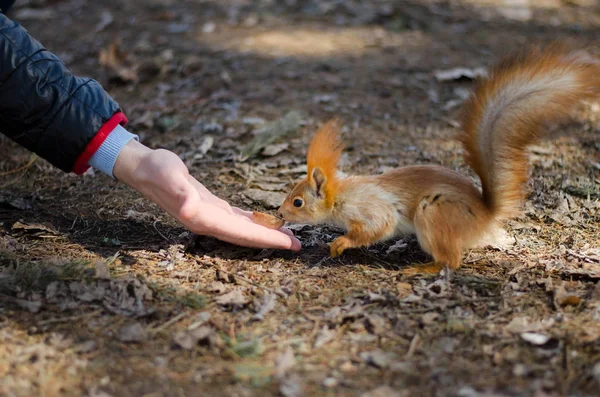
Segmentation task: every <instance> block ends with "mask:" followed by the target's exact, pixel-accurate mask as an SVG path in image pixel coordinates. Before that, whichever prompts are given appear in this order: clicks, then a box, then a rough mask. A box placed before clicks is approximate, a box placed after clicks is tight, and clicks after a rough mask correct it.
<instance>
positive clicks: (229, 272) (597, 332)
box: [0, 0, 600, 397]
mask: <svg viewBox="0 0 600 397" xmlns="http://www.w3.org/2000/svg"><path fill="white" fill-rule="evenodd" d="M18 3H20V5H19V8H17V9H15V10H14V12H13V15H12V16H13V17H14V18H17V19H19V21H20V22H21V23H22V24H23V25H24V26H25V27H26V28H27V29H28V30H29V31H30V32H31V34H32V35H34V37H36V38H37V39H38V40H40V41H41V42H42V43H43V44H44V45H45V46H46V47H47V48H48V49H50V50H52V51H53V52H55V53H56V54H58V55H59V56H60V57H61V58H62V59H63V60H64V61H65V62H66V63H68V65H69V66H70V67H71V68H72V70H73V71H74V73H76V74H80V75H86V76H92V77H94V78H96V79H97V80H99V81H100V82H101V83H102V84H103V85H104V86H105V87H106V89H107V90H108V91H109V92H110V94H111V95H112V96H114V98H115V99H117V100H118V101H119V103H120V104H121V106H122V107H123V109H124V111H125V112H126V114H127V116H128V118H129V120H130V121H129V124H128V128H129V129H130V130H131V131H133V132H136V133H138V134H139V135H140V137H141V139H142V140H143V141H144V142H145V143H146V144H147V145H149V146H151V147H164V148H168V149H170V150H173V151H175V152H176V153H177V154H179V155H180V156H181V157H182V158H183V159H184V160H185V162H186V164H187V165H188V166H189V168H190V171H191V173H192V174H193V175H194V176H195V177H197V178H198V179H199V180H200V181H201V182H203V183H204V184H205V185H206V186H207V187H208V188H210V189H211V190H212V191H213V192H214V193H215V194H217V195H219V196H221V197H223V198H224V199H226V200H228V201H230V202H231V203H233V204H235V205H238V206H240V207H243V208H246V209H258V210H262V211H269V210H273V206H274V205H277V204H278V202H280V200H281V199H282V196H283V195H284V194H285V193H286V192H287V191H288V189H289V188H290V186H291V185H290V184H291V183H292V182H293V181H295V180H298V179H299V178H301V177H302V172H303V171H304V170H305V169H304V168H303V167H302V166H303V161H304V154H305V150H306V147H307V144H308V140H309V138H310V135H311V134H312V132H314V130H315V128H316V127H317V126H318V125H319V124H320V123H322V122H324V121H326V120H327V119H329V118H331V117H334V116H338V117H340V118H341V119H342V121H343V122H344V123H345V128H344V134H345V135H346V137H347V138H346V139H347V142H348V144H347V150H346V155H345V157H344V158H343V164H344V170H345V171H346V172H352V173H376V172H382V171H384V170H386V169H388V168H390V167H395V166H403V165H408V164H442V165H445V166H447V167H450V168H452V169H456V170H459V171H461V172H464V173H466V174H468V175H471V176H472V173H471V172H470V171H469V170H468V169H467V167H466V166H465V164H464V161H463V157H462V152H461V150H460V148H459V147H458V145H457V144H456V143H455V142H454V140H453V137H454V136H455V134H456V133H457V132H458V128H459V125H458V123H457V120H458V111H459V108H460V102H461V101H462V100H463V99H464V93H465V92H466V90H467V89H468V88H469V87H470V86H471V84H472V81H471V80H470V79H469V77H468V76H465V77H464V78H456V79H452V78H450V79H447V80H445V79H440V75H438V74H436V72H438V71H445V70H451V69H455V68H467V69H468V71H476V70H478V69H477V68H481V67H483V68H485V67H487V66H489V65H490V64H491V63H493V62H494V61H496V60H498V59H499V58H500V57H501V56H502V55H504V54H506V53H507V52H509V51H511V50H513V49H516V48H520V47H523V46H524V45H527V44H529V43H538V44H546V43H548V42H550V41H552V40H556V39H562V40H567V41H569V42H571V43H572V44H577V45H587V44H593V43H594V42H597V40H598V39H599V38H600V8H599V6H598V5H597V2H595V1H583V0H579V1H560V0H545V1H535V2H533V1H531V2H529V3H531V4H534V3H535V5H531V6H528V5H527V4H528V2H527V1H511V2H508V1H506V2H503V1H500V0H487V1H475V0H464V1H460V0H450V1H448V0H446V1H439V0H424V1H345V2H344V1H301V0H290V1H285V2H274V1H266V0H265V1H255V2H250V1H242V0H239V1H209V0H186V1H173V0H151V1H150V0H148V1H143V2H135V1H132V0H125V1H112V0H111V1H104V2H92V1H87V0H73V1H62V0H41V1H40V0H35V1H34V0H32V1H21V2H18ZM504 3H506V4H504ZM510 4H512V6H511V5H510ZM111 44H112V47H111ZM101 53H102V56H101V55H100V54H101ZM436 76H437V77H436ZM290 112H292V113H290ZM286 115H287V116H286ZM282 121H283V122H282ZM599 121H600V107H599V106H598V104H594V103H587V104H584V105H583V106H582V108H581V109H578V111H577V112H576V114H574V117H573V120H572V121H571V122H569V123H567V124H565V125H563V126H560V128H558V129H556V132H559V133H560V134H557V135H559V136H557V137H556V139H552V140H548V141H544V142H542V143H540V144H539V145H537V146H536V147H534V148H533V149H532V151H531V156H530V159H531V179H530V182H529V184H528V187H527V188H528V191H529V195H528V198H527V204H526V206H525V208H524V213H523V215H522V216H521V217H520V218H517V219H514V220H511V221H509V222H507V223H506V224H505V225H504V228H505V229H506V231H507V234H508V236H509V237H510V238H512V240H513V242H514V243H513V244H512V245H501V246H500V245H495V246H488V247H485V248H481V249H475V250H471V251H469V252H467V253H466V254H465V259H464V266H463V267H462V268H460V269H459V270H458V271H456V272H454V273H452V274H447V273H444V274H442V275H437V276H427V277H425V276H414V277H407V276H403V275H401V274H400V269H402V268H403V267H405V266H407V265H409V264H411V263H415V262H423V261H426V260H428V258H427V255H426V254H424V253H423V252H421V251H420V249H419V246H418V244H417V243H416V241H415V239H414V238H413V237H406V238H399V239H397V240H395V241H391V242H389V243H385V244H377V245H375V246H373V247H370V248H365V249H360V250H351V251H348V252H347V253H345V254H344V255H343V256H342V257H340V258H336V259H330V258H329V257H328V248H327V243H329V242H331V241H332V240H333V239H334V238H335V237H336V236H337V235H339V233H340V231H339V230H337V229H334V228H329V227H307V226H298V227H295V228H294V231H295V233H296V234H297V235H298V236H299V238H300V239H301V240H302V242H303V244H304V246H303V250H302V251H301V252H300V253H298V254H294V253H289V252H283V251H273V250H253V249H245V248H239V247H235V246H232V245H228V244H224V243H221V242H219V241H217V240H214V239H211V238H206V237H198V236H194V235H191V234H189V233H187V232H186V231H185V230H184V229H183V228H182V227H181V226H179V225H178V224H177V223H176V222H174V221H173V220H172V219H170V218H169V217H167V216H165V214H164V213H162V212H161V211H160V210H159V209H158V208H157V207H156V206H154V205H152V204H151V203H149V202H148V201H147V200H145V199H143V198H141V197H140V196H139V195H138V194H137V193H135V192H134V191H132V190H131V189H129V188H127V187H126V186H123V185H120V184H118V183H117V182H115V181H113V180H110V179H109V178H107V177H105V176H103V175H99V174H94V173H93V172H88V173H87V174H85V175H84V176H79V177H78V176H74V175H67V174H63V173H62V172H60V171H58V170H56V169H54V168H52V167H51V166H50V165H49V164H47V163H46V162H45V161H44V160H42V159H39V158H35V157H31V155H30V154H29V153H28V152H26V151H25V150H23V149H21V148H20V147H18V146H16V145H15V144H14V143H12V142H10V141H8V140H7V139H2V140H1V144H0V151H1V155H0V159H1V161H0V172H2V174H1V178H0V185H1V186H2V194H1V196H0V202H1V203H0V222H1V223H0V266H1V267H0V288H1V291H0V377H1V379H2V381H1V382H0V394H2V395H7V396H33V395H41V396H59V395H60V396H71V395H73V396H80V395H89V396H97V397H99V396H130V395H131V396H183V395H202V396H221V395H225V396H276V395H282V396H286V397H290V396H301V395H307V396H308V395H310V396H320V395H327V396H365V397H366V396H373V397H374V396H386V397H387V396H413V395H418V396H421V395H423V396H426V395H427V396H429V395H431V396H478V395H482V396H483V395H485V396H563V395H569V396H592V395H597V393H598V390H599V389H600V282H599V280H600V251H599V244H598V243H599V238H598V236H599V233H600V210H599V209H600V204H599V202H598V197H599V189H598V183H599V178H600V165H599V164H598V159H599V158H600V156H599V153H600V138H598V137H599V135H598V132H599V131H598V130H599V128H600V127H599V126H600V124H599ZM261 131H262V132H264V131H267V132H269V131H271V132H275V133H279V134H280V136H273V134H271V136H272V137H273V138H275V139H274V140H273V141H272V142H270V144H269V146H268V147H267V148H266V149H265V150H263V151H259V152H258V153H254V152H256V151H251V150H244V148H245V147H246V148H247V146H245V145H248V144H249V143H252V142H257V139H258V140H260V139H261V137H262V136H263V135H261V134H260V133H261ZM257 137H258V138H257ZM263 143H264V142H263ZM259 149H261V150H262V147H261V148H259ZM241 153H244V154H246V155H244V156H241V155H240V154H241ZM248 155H249V156H248ZM245 157H249V158H247V159H246V158H245Z"/></svg>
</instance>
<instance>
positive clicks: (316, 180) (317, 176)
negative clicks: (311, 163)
mask: <svg viewBox="0 0 600 397" xmlns="http://www.w3.org/2000/svg"><path fill="white" fill-rule="evenodd" d="M311 179H312V181H313V184H314V186H313V188H314V189H315V192H316V193H317V196H318V197H320V198H323V197H324V196H325V185H326V184H327V176H325V174H324V173H323V170H321V168H319V167H315V168H313V170H312V178H311Z"/></svg>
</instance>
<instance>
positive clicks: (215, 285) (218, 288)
mask: <svg viewBox="0 0 600 397" xmlns="http://www.w3.org/2000/svg"><path fill="white" fill-rule="evenodd" d="M206 290H207V291H208V292H216V293H217V294H221V293H223V292H225V291H226V290H227V287H225V284H223V283H222V282H221V281H213V282H212V283H210V284H209V286H208V287H207V288H206Z"/></svg>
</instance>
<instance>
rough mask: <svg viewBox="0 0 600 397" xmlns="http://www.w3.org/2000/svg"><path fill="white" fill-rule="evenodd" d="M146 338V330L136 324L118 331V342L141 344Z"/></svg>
mask: <svg viewBox="0 0 600 397" xmlns="http://www.w3.org/2000/svg"><path fill="white" fill-rule="evenodd" d="M147 336H148V332H147V331H146V328H145V327H144V326H143V325H142V324H140V323H138V322H135V323H130V324H127V325H124V326H123V327H121V329H120V330H119V340H120V341H121V342H125V343H139V342H143V341H144V340H146V338H147Z"/></svg>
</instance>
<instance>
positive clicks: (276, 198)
mask: <svg viewBox="0 0 600 397" xmlns="http://www.w3.org/2000/svg"><path fill="white" fill-rule="evenodd" d="M244 195H245V196H246V197H247V198H249V199H250V200H252V201H254V202H256V203H258V204H260V205H262V206H263V207H265V208H267V209H276V208H279V207H280V206H281V204H282V203H283V201H284V200H285V194H283V193H278V192H265V191H262V190H258V189H247V190H246V191H245V192H244Z"/></svg>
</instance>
